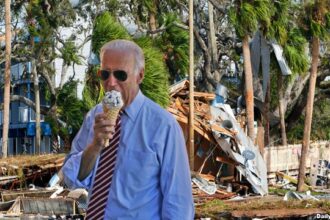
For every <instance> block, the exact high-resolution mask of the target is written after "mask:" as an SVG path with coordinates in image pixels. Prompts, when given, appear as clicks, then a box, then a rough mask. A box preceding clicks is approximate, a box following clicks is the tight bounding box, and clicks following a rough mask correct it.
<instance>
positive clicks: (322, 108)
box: [288, 98, 330, 143]
mask: <svg viewBox="0 0 330 220" xmlns="http://www.w3.org/2000/svg"><path fill="white" fill-rule="evenodd" d="M329 103H330V99H329V98H324V99H320V100H319V101H317V102H315V103H314V106H315V107H314V109H313V121H312V129H311V140H313V141H318V140H329V139H330V127H329V124H330V117H329V115H330V104H329ZM304 119H305V115H304V114H302V115H301V116H300V117H299V119H298V121H297V122H296V123H295V126H294V128H292V129H291V130H290V131H288V140H289V141H290V142H291V143H295V142H300V140H302V138H303V136H304Z"/></svg>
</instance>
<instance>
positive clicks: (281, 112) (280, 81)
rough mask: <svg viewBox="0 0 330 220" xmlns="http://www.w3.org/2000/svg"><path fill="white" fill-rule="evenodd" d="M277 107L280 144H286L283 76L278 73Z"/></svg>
mask: <svg viewBox="0 0 330 220" xmlns="http://www.w3.org/2000/svg"><path fill="white" fill-rule="evenodd" d="M277 82H278V84H277V87H278V94H279V99H278V108H279V115H280V128H281V137H282V145H283V146H286V145H288V141H287V138H286V129H285V112H284V106H283V103H284V91H283V76H282V75H281V74H279V76H278V80H277Z"/></svg>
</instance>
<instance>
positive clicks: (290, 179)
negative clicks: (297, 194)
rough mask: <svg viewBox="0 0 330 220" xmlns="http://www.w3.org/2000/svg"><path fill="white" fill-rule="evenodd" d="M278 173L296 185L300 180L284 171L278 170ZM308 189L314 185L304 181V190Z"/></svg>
mask: <svg viewBox="0 0 330 220" xmlns="http://www.w3.org/2000/svg"><path fill="white" fill-rule="evenodd" d="M276 175H278V176H280V177H282V178H284V179H286V180H288V181H290V183H293V184H295V185H297V184H298V180H297V179H296V178H294V177H292V176H289V175H286V174H285V173H282V172H279V171H278V172H276ZM308 189H312V187H311V186H309V185H307V184H305V183H304V185H303V190H304V191H307V190H308Z"/></svg>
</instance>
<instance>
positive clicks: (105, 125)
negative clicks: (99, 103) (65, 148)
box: [78, 113, 115, 181]
mask: <svg viewBox="0 0 330 220" xmlns="http://www.w3.org/2000/svg"><path fill="white" fill-rule="evenodd" d="M114 132H115V124H114V122H112V121H110V120H108V119H107V116H106V115H105V114H104V113H101V114H98V115H96V116H95V123H94V139H93V142H92V143H91V144H90V145H88V146H87V147H86V149H85V150H84V152H83V155H82V160H81V164H80V169H79V174H78V179H79V180H80V181H82V180H83V179H85V178H86V177H87V176H88V174H89V173H90V172H91V171H92V169H93V167H94V165H95V162H96V159H97V157H98V156H99V154H100V153H101V150H102V149H103V148H104V147H105V146H104V145H105V141H106V140H107V139H111V138H112V137H113V134H114Z"/></svg>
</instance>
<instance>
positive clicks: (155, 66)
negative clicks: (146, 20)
mask: <svg viewBox="0 0 330 220" xmlns="http://www.w3.org/2000/svg"><path fill="white" fill-rule="evenodd" d="M136 43H137V44H138V45H139V46H140V47H141V48H143V51H144V56H145V60H146V67H145V76H144V80H143V82H142V85H141V90H142V92H143V93H144V94H145V95H146V96H147V97H149V98H150V99H152V100H153V101H155V102H157V103H158V104H159V105H161V106H163V107H166V106H167V105H168V104H169V93H168V72H167V69H166V66H165V63H164V57H163V53H162V52H161V51H160V50H159V49H157V48H155V47H153V45H152V42H151V40H150V39H148V38H146V37H145V38H139V39H136Z"/></svg>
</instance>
